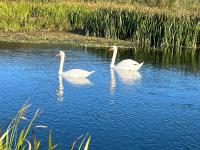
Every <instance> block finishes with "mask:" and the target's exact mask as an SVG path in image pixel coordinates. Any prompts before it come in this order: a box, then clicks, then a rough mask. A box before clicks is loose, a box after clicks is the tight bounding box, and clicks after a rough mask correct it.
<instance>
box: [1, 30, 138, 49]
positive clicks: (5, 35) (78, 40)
mask: <svg viewBox="0 0 200 150" xmlns="http://www.w3.org/2000/svg"><path fill="white" fill-rule="evenodd" d="M0 41H1V42H14V43H27V44H28V43H31V44H32V43H38V44H40V43H44V44H49V43H50V44H64V45H67V46H81V47H110V46H111V45H118V46H119V47H135V46H137V43H133V42H130V41H124V40H119V39H105V38H97V37H91V36H84V35H81V34H76V33H72V32H52V31H51V32H42V31H37V32H36V31H35V32H33V31H27V32H0Z"/></svg>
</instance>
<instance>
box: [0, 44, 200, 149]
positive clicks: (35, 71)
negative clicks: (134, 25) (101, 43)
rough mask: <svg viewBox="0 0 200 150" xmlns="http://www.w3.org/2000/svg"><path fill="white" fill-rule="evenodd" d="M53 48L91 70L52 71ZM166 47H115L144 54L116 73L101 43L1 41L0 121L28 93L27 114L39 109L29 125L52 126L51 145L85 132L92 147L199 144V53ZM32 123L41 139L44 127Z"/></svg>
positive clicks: (70, 63) (71, 64)
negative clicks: (82, 74)
mask: <svg viewBox="0 0 200 150" xmlns="http://www.w3.org/2000/svg"><path fill="white" fill-rule="evenodd" d="M58 49H62V50H64V51H65V53H66V58H65V64H64V70H68V69H72V68H82V69H86V70H95V71H96V73H95V74H92V75H91V76H90V77H89V79H88V80H71V79H69V80H65V79H59V78H58V75H57V72H58V65H59V59H58V58H56V57H55V55H56V53H57V52H58ZM172 52H173V51H172V50H163V51H160V50H149V49H141V48H140V49H139V48H136V49H122V50H120V52H119V54H118V57H117V62H119V61H120V60H123V59H125V58H132V59H135V60H137V61H139V62H141V61H144V62H145V64H144V66H143V67H142V68H141V70H140V71H139V72H133V73H124V72H115V71H111V70H110V68H109V65H110V61H111V57H112V53H109V52H107V51H106V49H105V48H98V49H90V48H87V49H86V48H68V47H63V46H43V45H38V46H31V45H28V46H27V45H15V44H11V45H10V44H9V45H8V44H6V45H4V44H1V46H0V126H2V127H5V126H6V125H7V124H8V122H9V121H10V119H11V118H12V117H13V116H14V114H15V113H16V111H17V110H18V109H19V108H20V106H21V105H22V104H23V103H24V102H26V101H28V102H29V103H30V104H31V107H30V109H29V111H28V114H27V118H31V115H33V113H34V112H35V111H36V109H37V108H41V109H42V110H43V111H42V115H41V116H40V118H39V119H38V120H37V122H35V125H38V124H42V125H47V126H48V128H49V129H52V134H53V140H54V143H57V144H58V148H57V149H69V147H70V144H71V143H73V141H74V140H75V139H76V138H77V137H79V136H80V135H81V134H86V133H87V132H88V133H89V134H90V135H92V141H91V145H90V148H91V149H97V150H103V149H105V150H111V149H113V150H125V149H126V150H133V149H134V150H161V149H166V150H168V149H169V150H171V149H173V150H178V149H187V150H189V149H192V150H194V149H198V150H199V149H200V92H199V91H200V74H199V72H200V55H199V54H198V53H197V52H196V53H193V52H190V51H181V52H178V51H175V52H173V53H172ZM34 130H35V132H36V134H37V135H38V136H39V137H42V141H43V142H45V143H47V136H48V129H34ZM44 137H45V138H44ZM41 148H42V149H47V148H46V147H45V145H44V143H43V145H41Z"/></svg>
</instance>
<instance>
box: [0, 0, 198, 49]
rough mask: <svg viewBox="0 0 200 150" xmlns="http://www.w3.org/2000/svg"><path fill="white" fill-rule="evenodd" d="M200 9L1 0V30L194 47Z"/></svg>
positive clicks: (154, 45)
mask: <svg viewBox="0 0 200 150" xmlns="http://www.w3.org/2000/svg"><path fill="white" fill-rule="evenodd" d="M198 10H199V8H198V9H197V10H194V11H190V10H186V9H179V10H176V8H173V9H168V8H163V9H160V8H152V7H146V6H143V5H128V4H118V3H109V2H107V5H103V4H102V3H98V2H97V3H86V2H57V3H41V2H18V3H16V2H0V17H1V22H0V31H82V32H83V33H84V34H85V35H90V36H96V37H105V38H114V39H123V40H129V41H133V42H139V43H141V44H143V45H146V44H147V45H150V46H152V47H161V46H163V45H171V46H184V47H193V48H195V47H197V46H198V44H199V43H200V13H199V11H198Z"/></svg>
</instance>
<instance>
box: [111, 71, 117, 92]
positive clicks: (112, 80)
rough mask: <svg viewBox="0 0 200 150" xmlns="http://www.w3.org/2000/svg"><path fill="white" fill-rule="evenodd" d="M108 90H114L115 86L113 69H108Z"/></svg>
mask: <svg viewBox="0 0 200 150" xmlns="http://www.w3.org/2000/svg"><path fill="white" fill-rule="evenodd" d="M110 79H111V80H110V92H111V93H114V92H115V87H116V80H115V72H114V69H111V70H110Z"/></svg>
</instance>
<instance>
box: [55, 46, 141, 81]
mask: <svg viewBox="0 0 200 150" xmlns="http://www.w3.org/2000/svg"><path fill="white" fill-rule="evenodd" d="M109 51H114V52H113V56H112V61H111V64H110V68H111V69H116V70H122V71H123V70H124V71H137V70H139V69H140V68H141V67H142V65H143V62H142V63H140V64H139V63H138V62H136V61H134V60H131V59H126V60H123V61H121V62H120V63H118V64H117V65H115V60H116V56H117V46H112V47H111V48H110V49H109ZM57 56H60V66H59V71H58V74H59V76H62V77H64V78H87V77H88V76H90V75H91V74H92V73H94V72H95V71H87V70H82V69H71V70H68V71H65V72H63V65H64V59H65V53H64V52H63V51H60V52H59V53H58V54H57Z"/></svg>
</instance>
